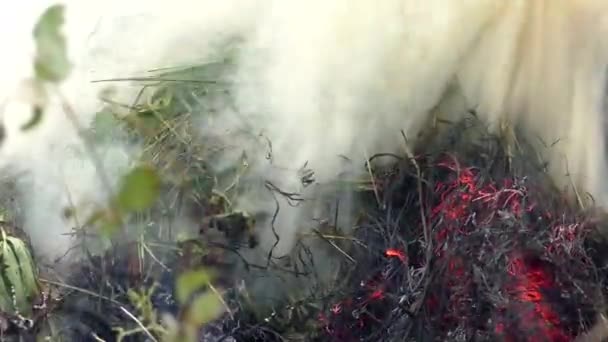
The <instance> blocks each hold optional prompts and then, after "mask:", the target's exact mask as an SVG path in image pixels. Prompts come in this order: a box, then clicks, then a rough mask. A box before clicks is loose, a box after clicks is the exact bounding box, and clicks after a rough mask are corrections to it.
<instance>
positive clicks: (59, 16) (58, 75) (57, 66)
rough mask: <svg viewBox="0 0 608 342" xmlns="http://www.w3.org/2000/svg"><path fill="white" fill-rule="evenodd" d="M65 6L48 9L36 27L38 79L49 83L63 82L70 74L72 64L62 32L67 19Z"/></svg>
mask: <svg viewBox="0 0 608 342" xmlns="http://www.w3.org/2000/svg"><path fill="white" fill-rule="evenodd" d="M64 12H65V8H64V6H63V5H54V6H51V7H49V8H47V9H46V11H45V12H44V13H43V14H42V15H41V16H40V18H39V19H38V22H37V23H36V26H35V27H34V32H33V34H34V40H35V42H36V57H35V60H34V70H35V72H36V78H37V79H39V80H41V81H47V82H53V83H56V82H61V81H63V80H64V79H65V78H66V77H67V76H68V74H69V72H70V68H71V64H70V62H69V60H68V55H67V43H66V39H65V37H64V35H63V33H62V32H61V29H62V26H63V24H64V21H65V18H64V14H65V13H64Z"/></svg>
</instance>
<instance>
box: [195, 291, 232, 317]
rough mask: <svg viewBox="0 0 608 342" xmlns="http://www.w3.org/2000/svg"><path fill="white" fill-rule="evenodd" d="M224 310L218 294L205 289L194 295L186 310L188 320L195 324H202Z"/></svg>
mask: <svg viewBox="0 0 608 342" xmlns="http://www.w3.org/2000/svg"><path fill="white" fill-rule="evenodd" d="M223 310H224V306H223V305H222V301H221V300H220V298H218V295H217V294H215V293H213V292H211V291H207V292H205V293H204V294H202V295H200V296H198V297H196V298H195V299H194V300H193V301H192V304H190V307H189V310H188V314H187V315H188V321H189V323H190V324H193V325H195V326H200V325H203V324H205V323H207V322H209V321H211V320H213V319H215V318H217V317H218V316H219V315H221V313H222V311H223Z"/></svg>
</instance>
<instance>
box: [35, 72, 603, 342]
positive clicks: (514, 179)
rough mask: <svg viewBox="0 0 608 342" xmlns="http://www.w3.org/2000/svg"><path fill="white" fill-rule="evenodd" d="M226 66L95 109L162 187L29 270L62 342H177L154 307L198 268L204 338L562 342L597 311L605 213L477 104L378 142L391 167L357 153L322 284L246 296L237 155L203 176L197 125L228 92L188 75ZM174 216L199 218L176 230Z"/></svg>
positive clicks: (177, 312) (171, 308) (104, 128)
mask: <svg viewBox="0 0 608 342" xmlns="http://www.w3.org/2000/svg"><path fill="white" fill-rule="evenodd" d="M225 63H226V62H221V63H213V64H208V65H205V66H200V67H197V68H191V69H182V70H179V71H175V70H172V71H171V72H169V73H168V74H163V75H164V76H158V78H151V79H149V80H148V81H155V80H156V81H158V82H159V83H158V84H155V85H154V86H146V87H145V88H147V89H148V90H150V89H154V91H155V92H156V96H154V97H153V98H152V99H153V100H152V101H151V102H149V103H145V104H137V105H134V106H128V107H127V109H128V112H129V114H128V115H127V116H126V117H125V116H123V117H120V118H119V119H117V118H116V117H113V116H107V113H106V114H105V115H106V116H100V117H99V120H98V122H96V131H95V132H94V133H95V138H96V139H98V140H103V139H113V138H116V137H117V135H118V136H119V137H120V139H132V140H135V141H139V142H143V145H144V146H145V149H144V153H143V155H142V159H144V160H145V161H146V162H148V163H150V164H153V165H154V166H155V167H156V168H157V169H158V170H159V173H160V175H161V176H162V179H163V186H162V192H163V193H162V196H161V198H160V200H159V201H158V203H157V204H156V205H155V206H154V208H152V209H150V210H148V211H146V212H144V213H140V214H138V215H135V217H133V218H131V220H130V221H129V222H127V225H128V226H129V227H133V226H136V227H139V230H136V233H132V232H131V234H130V236H132V237H133V236H135V238H134V239H132V240H133V241H132V242H130V243H125V242H124V241H122V242H121V241H114V242H113V244H112V245H111V246H110V247H108V248H107V249H106V250H105V251H104V252H103V253H99V254H94V253H89V254H88V257H87V258H86V259H85V260H83V262H82V263H80V264H78V265H76V266H75V269H74V270H73V271H72V272H71V273H72V274H73V276H72V277H71V278H70V279H53V280H50V279H46V278H45V279H42V281H43V284H45V288H46V289H47V290H49V291H50V293H51V294H53V295H52V296H50V297H49V298H50V299H49V302H48V303H47V304H48V307H47V309H46V311H45V312H44V313H45V314H44V315H43V316H42V317H41V318H39V319H38V321H37V322H36V323H37V325H36V326H38V327H39V326H40V325H41V324H46V323H47V322H48V321H53V320H54V321H58V322H59V323H57V324H56V325H57V326H59V327H62V328H63V329H64V330H65V331H66V332H64V333H61V332H57V329H55V332H54V334H53V336H62V338H63V340H66V341H70V340H82V341H84V340H91V341H99V340H100V339H102V340H105V341H116V340H122V341H144V340H146V341H154V340H157V341H160V340H163V339H167V340H172V339H171V338H169V337H167V336H168V331H169V330H170V329H169V328H170V326H171V324H170V322H171V321H172V319H169V320H168V321H169V323H167V319H165V318H163V317H165V315H167V314H169V315H171V316H172V317H174V318H175V320H176V321H184V320H186V321H187V320H189V319H191V318H192V317H191V316H192V313H191V309H192V305H191V304H187V303H182V302H180V300H179V297H180V295H179V292H180V290H179V289H178V286H176V280H179V279H180V276H181V275H183V274H184V273H188V272H192V270H195V271H196V270H200V269H201V268H204V269H205V270H206V272H209V274H211V273H215V274H217V275H218V276H216V277H213V281H212V282H211V283H208V282H202V283H205V284H204V285H201V284H202V283H201V284H199V285H201V286H199V288H200V289H199V290H201V289H202V290H206V292H207V293H212V294H213V295H215V296H216V297H217V298H221V300H219V302H218V301H215V302H213V303H212V302H209V301H208V302H205V303H206V304H208V305H207V306H200V307H196V309H197V310H198V311H199V312H200V311H201V310H202V311H205V310H208V311H219V310H218V305H219V309H221V310H222V311H223V312H224V314H222V315H221V317H219V318H216V319H214V320H212V321H210V322H209V323H206V324H204V325H202V326H199V327H198V328H200V329H198V340H200V341H469V340H475V341H477V340H479V341H492V340H502V341H572V340H573V339H574V338H575V337H579V336H581V335H582V334H583V333H585V332H587V331H589V329H590V327H592V326H594V325H596V321H597V320H598V317H601V315H602V314H603V313H604V312H605V310H606V305H605V298H604V296H605V284H604V282H605V279H606V275H607V273H606V272H607V271H606V269H605V267H604V264H605V255H604V254H602V253H603V250H605V249H606V246H607V244H606V242H605V241H604V240H603V237H602V235H601V234H599V233H598V231H599V230H601V228H602V226H603V222H602V221H601V217H599V216H598V215H596V214H595V213H593V212H590V211H589V210H583V209H581V208H579V207H576V206H573V205H571V204H570V203H567V202H566V200H565V199H564V198H563V196H562V195H561V192H560V191H558V190H556V189H553V188H552V187H551V186H550V185H548V184H547V177H545V175H544V173H543V171H542V165H540V166H537V165H533V163H532V162H531V161H532V160H536V159H535V157H532V156H531V154H530V151H531V149H528V148H525V147H522V149H518V150H517V151H515V153H514V154H512V155H510V156H508V155H507V154H506V153H505V150H504V149H503V148H502V147H501V146H502V145H503V144H502V143H501V142H500V141H499V140H497V139H496V138H495V137H492V136H490V135H488V134H487V133H486V132H485V129H484V128H483V127H481V126H480V124H479V122H477V121H476V120H475V117H474V115H473V116H471V118H469V119H467V120H465V121H463V122H461V123H457V124H450V125H449V126H448V127H446V129H445V130H443V133H442V134H441V135H439V138H437V139H436V140H434V142H433V144H432V145H427V149H426V150H425V151H418V152H424V153H419V154H417V155H416V156H415V157H414V156H413V155H410V156H409V157H406V156H387V155H384V156H383V157H388V158H394V164H393V165H392V166H391V167H389V168H384V169H377V168H376V169H375V168H371V167H370V177H371V179H372V180H370V179H366V180H365V182H366V183H367V184H368V185H369V187H368V188H367V190H365V191H360V193H359V195H360V196H361V197H362V198H363V199H365V200H364V201H363V202H364V205H363V206H362V207H361V208H360V212H359V216H358V217H359V219H358V222H357V225H356V227H354V229H353V230H352V232H353V233H352V234H350V235H348V236H345V235H344V234H342V233H341V230H340V227H332V229H330V231H331V233H327V232H326V231H325V230H323V229H321V228H319V230H318V231H316V235H317V237H318V239H320V240H322V241H325V242H329V245H331V246H332V247H331V248H335V249H336V250H338V253H336V254H337V255H338V257H339V258H341V260H342V262H341V264H340V267H339V269H338V270H337V272H336V277H335V279H334V281H333V282H332V283H331V284H330V285H329V286H327V284H325V285H321V284H319V285H318V286H315V287H313V288H314V292H313V293H311V294H309V295H304V296H299V297H295V298H292V299H289V300H286V301H285V302H283V303H278V304H277V305H275V306H274V307H273V308H272V309H271V310H260V309H258V308H256V307H255V306H254V305H253V304H252V302H251V301H249V299H248V298H249V297H248V294H247V288H246V287H244V286H241V285H235V284H242V283H240V282H239V281H238V279H234V277H235V273H234V272H232V270H233V268H234V267H235V264H237V263H241V262H247V261H246V260H244V259H242V258H241V257H240V254H239V251H240V250H242V249H244V248H252V247H255V244H256V243H255V237H254V236H252V235H251V232H250V230H249V225H250V222H249V221H248V218H247V216H246V215H242V214H241V213H237V212H234V211H233V209H232V208H231V204H230V203H231V200H232V198H233V196H234V195H235V194H236V193H237V191H238V188H239V186H241V185H242V184H241V182H242V181H243V179H244V178H243V177H241V176H243V175H244V174H245V173H246V162H243V163H237V165H235V167H234V168H232V169H230V170H229V172H227V173H226V174H221V175H220V174H216V173H214V171H213V168H212V167H211V166H212V163H213V160H214V158H215V156H216V155H217V154H218V153H224V151H225V146H221V145H219V144H217V141H216V140H214V139H215V138H216V137H214V136H213V135H211V136H208V137H207V136H206V137H202V136H200V134H198V133H197V130H196V129H194V128H193V125H195V124H197V123H200V121H201V120H211V119H212V117H213V112H214V108H213V104H214V103H217V102H216V101H221V102H222V105H225V104H226V101H227V99H229V94H227V93H226V92H225V91H224V89H223V88H222V85H221V84H222V82H207V81H204V82H203V81H200V82H194V81H193V80H217V79H218V78H220V75H221V74H222V71H221V69H222V68H229V67H230V66H229V63H228V64H225ZM168 75H169V76H170V77H169V76H168ZM163 80H164V81H163ZM180 80H181V81H180ZM218 98H219V100H218ZM113 105H114V106H115V107H116V106H117V104H113ZM123 109H124V108H123ZM195 112H197V113H204V114H203V115H202V116H200V117H194V116H193V115H194V114H193V113H195ZM472 137H475V138H476V139H475V140H474V141H476V143H471V138H472ZM220 140H221V139H220ZM520 143H521V144H520V145H519V146H525V144H524V142H520ZM429 146H432V148H429ZM376 157H379V156H375V157H372V159H374V158H376ZM180 215H188V216H189V217H192V218H193V220H194V221H195V222H196V224H197V225H200V227H201V228H204V229H201V230H200V231H199V230H198V229H196V231H195V232H192V231H191V232H189V233H190V234H189V235H184V234H186V233H187V232H184V231H180V230H179V226H178V223H177V221H176V219H177V218H178V217H179V216H180ZM83 228H91V227H83ZM184 236H186V237H184ZM118 240H120V239H118ZM298 248H299V250H298V251H296V253H295V255H298V256H300V258H299V262H298V263H296V264H298V265H299V267H300V270H301V269H302V267H304V268H306V269H308V270H312V273H306V272H304V274H308V276H310V277H313V275H314V268H315V265H314V264H312V263H311V262H310V260H311V258H308V257H307V256H309V254H310V253H312V252H311V249H310V248H308V246H307V243H306V240H302V241H300V242H299V243H298ZM249 266H254V267H251V268H253V270H255V272H257V273H259V274H262V275H263V274H264V273H266V272H267V273H271V272H273V273H276V272H278V271H277V270H276V269H271V268H266V267H265V266H260V265H257V266H256V265H249ZM294 267H295V266H294ZM212 270H215V271H212ZM253 270H252V271H253ZM284 271H285V272H292V273H293V272H294V270H284ZM298 272H299V271H298ZM236 274H237V275H238V273H236ZM190 275H192V273H190ZM47 276H48V277H50V276H49V275H48V274H46V275H45V277H47ZM303 276H305V275H303ZM194 278H196V277H194ZM177 282H179V281H177ZM198 295H199V298H200V296H204V295H201V294H200V291H199V293H198ZM189 300H190V301H191V302H197V301H196V297H192V298H190V299H189ZM211 304H213V305H211ZM596 327H599V328H597V329H598V331H600V333H601V334H604V336H606V334H605V330H603V329H602V328H603V326H602V325H597V326H596ZM117 328H118V330H116V329H117ZM113 329H114V330H113ZM92 332H94V333H95V335H93V334H92ZM173 340H175V336H174V337H173Z"/></svg>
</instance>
